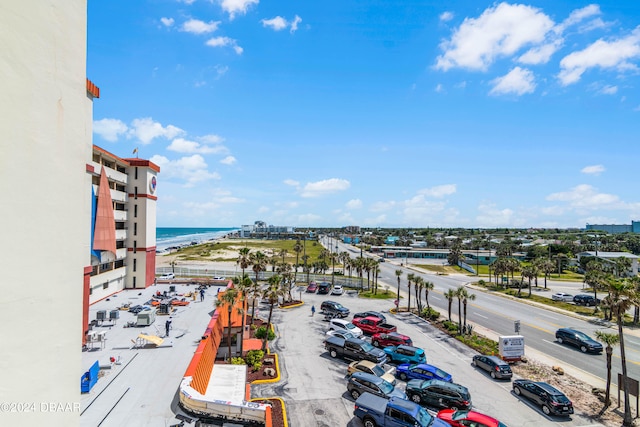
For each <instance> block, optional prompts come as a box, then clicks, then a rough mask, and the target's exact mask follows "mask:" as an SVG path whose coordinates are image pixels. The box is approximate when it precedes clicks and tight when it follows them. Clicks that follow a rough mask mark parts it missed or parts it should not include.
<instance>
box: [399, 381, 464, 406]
mask: <svg viewBox="0 0 640 427" xmlns="http://www.w3.org/2000/svg"><path fill="white" fill-rule="evenodd" d="M405 392H406V393H407V397H408V398H409V399H410V400H412V401H414V402H416V403H419V404H420V405H426V406H430V407H435V408H456V409H470V408H471V394H469V390H467V388H466V387H464V386H461V385H459V384H454V383H448V382H445V381H440V380H410V381H409V382H408V383H407V388H406V390H405Z"/></svg>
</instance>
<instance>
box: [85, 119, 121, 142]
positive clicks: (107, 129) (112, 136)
mask: <svg viewBox="0 0 640 427" xmlns="http://www.w3.org/2000/svg"><path fill="white" fill-rule="evenodd" d="M127 130H129V128H128V127H127V125H125V124H124V123H123V122H121V121H120V120H118V119H101V120H94V122H93V133H96V134H98V135H100V136H101V137H102V139H104V140H106V141H110V142H116V141H117V140H118V137H119V136H120V135H123V134H126V132H127Z"/></svg>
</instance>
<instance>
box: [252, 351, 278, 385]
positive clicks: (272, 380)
mask: <svg viewBox="0 0 640 427" xmlns="http://www.w3.org/2000/svg"><path fill="white" fill-rule="evenodd" d="M267 354H269V355H271V356H273V358H274V359H275V366H276V376H275V378H269V379H268V380H255V381H253V382H252V383H251V384H252V385H253V384H267V383H277V382H278V381H280V362H279V360H278V354H277V353H269V352H267Z"/></svg>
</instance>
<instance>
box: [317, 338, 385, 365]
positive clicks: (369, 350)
mask: <svg viewBox="0 0 640 427" xmlns="http://www.w3.org/2000/svg"><path fill="white" fill-rule="evenodd" d="M324 348H325V349H326V350H327V351H328V352H329V356H331V357H333V358H334V359H335V358H336V357H342V358H344V359H349V360H363V359H364V360H370V361H372V362H374V363H379V364H382V363H387V355H386V354H385V352H384V351H382V350H380V349H379V348H375V347H374V346H372V345H371V344H369V343H368V342H366V341H362V340H361V339H358V338H349V339H346V340H345V339H342V338H339V337H328V338H327V339H325V340H324Z"/></svg>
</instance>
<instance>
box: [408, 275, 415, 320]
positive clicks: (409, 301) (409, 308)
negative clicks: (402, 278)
mask: <svg viewBox="0 0 640 427" xmlns="http://www.w3.org/2000/svg"><path fill="white" fill-rule="evenodd" d="M415 277H416V276H415V274H413V273H409V274H407V294H408V298H407V311H408V312H409V313H411V282H413V280H414V279H415Z"/></svg>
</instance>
